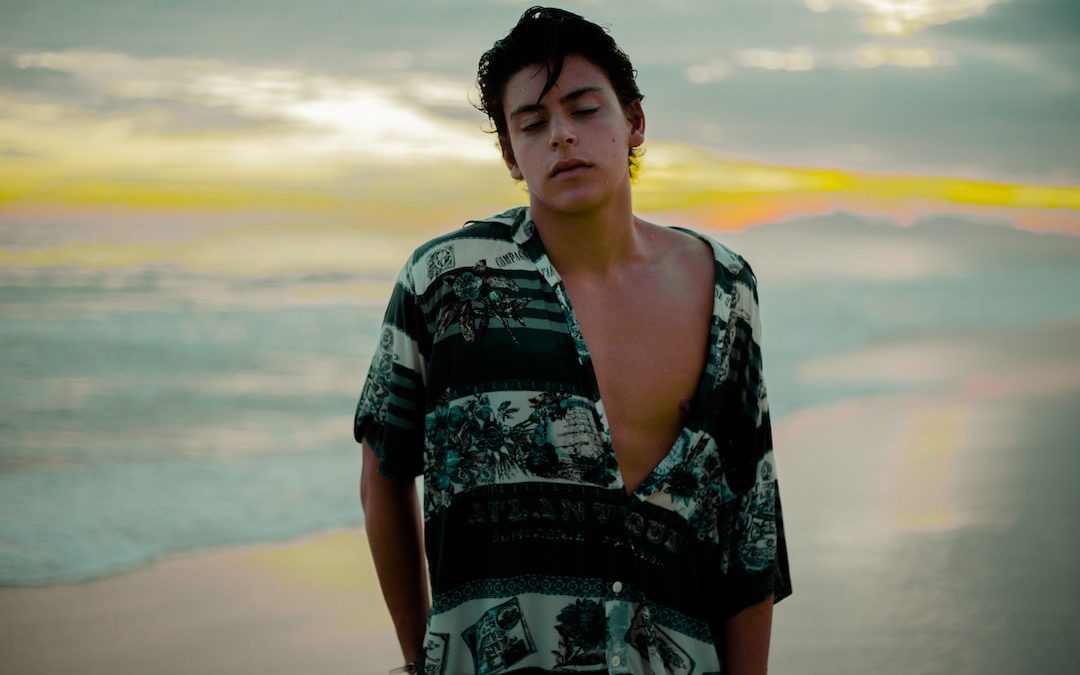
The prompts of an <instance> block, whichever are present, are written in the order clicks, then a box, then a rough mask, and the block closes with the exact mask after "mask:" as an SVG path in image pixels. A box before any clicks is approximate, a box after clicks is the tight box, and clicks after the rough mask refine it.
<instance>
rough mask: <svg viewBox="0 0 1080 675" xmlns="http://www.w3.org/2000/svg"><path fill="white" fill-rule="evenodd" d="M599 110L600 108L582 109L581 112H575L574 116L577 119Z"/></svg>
mask: <svg viewBox="0 0 1080 675" xmlns="http://www.w3.org/2000/svg"><path fill="white" fill-rule="evenodd" d="M599 109H600V108H582V109H581V110H575V111H574V115H576V116H578V117H585V116H588V115H591V114H593V113H594V112H596V111H597V110H599Z"/></svg>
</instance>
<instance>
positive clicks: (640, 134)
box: [626, 101, 645, 148]
mask: <svg viewBox="0 0 1080 675" xmlns="http://www.w3.org/2000/svg"><path fill="white" fill-rule="evenodd" d="M626 121H627V123H628V124H629V125H630V147H631V148H637V147H640V146H641V144H642V143H644V142H645V109H644V108H642V107H641V101H634V102H633V103H631V104H630V105H629V107H627V108H626Z"/></svg>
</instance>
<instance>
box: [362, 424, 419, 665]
mask: <svg viewBox="0 0 1080 675" xmlns="http://www.w3.org/2000/svg"><path fill="white" fill-rule="evenodd" d="M377 465H378V458H376V457H375V453H374V452H372V450H371V448H370V447H369V446H368V444H367V443H366V442H365V443H364V463H363V474H362V476H361V482H360V499H361V503H362V505H363V508H364V520H365V529H366V531H367V537H368V544H369V545H370V546H371V555H372V558H373V559H374V561H375V571H376V573H377V574H378V577H379V586H380V587H381V588H382V593H383V599H384V600H385V601H386V607H387V609H388V610H389V611H390V616H391V618H392V619H393V622H394V630H395V631H396V632H397V638H398V643H399V644H400V645H401V651H402V655H403V656H404V657H405V660H406V661H415V660H417V659H418V658H419V657H420V655H421V648H422V647H421V646H422V644H423V641H424V631H425V629H426V625H427V618H428V610H429V609H430V607H431V603H430V600H429V597H428V587H427V570H426V566H425V563H424V545H423V525H422V520H421V516H420V503H419V499H418V497H417V494H416V485H415V483H413V482H411V481H410V482H407V483H404V482H399V481H394V480H391V479H389V478H386V477H384V476H380V475H379V473H378V470H377V468H376V467H377Z"/></svg>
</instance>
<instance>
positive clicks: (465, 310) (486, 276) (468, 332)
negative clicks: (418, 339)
mask: <svg viewBox="0 0 1080 675" xmlns="http://www.w3.org/2000/svg"><path fill="white" fill-rule="evenodd" d="M442 280H443V282H444V283H446V284H447V285H449V286H450V289H451V290H452V291H453V293H454V297H455V298H456V299H455V300H452V301H450V302H447V303H446V305H445V306H444V307H443V309H442V311H441V312H440V313H439V325H438V333H440V334H441V333H442V332H444V331H445V330H446V329H447V328H449V327H450V326H451V325H453V324H454V323H455V322H456V323H457V325H458V328H459V329H460V330H461V336H462V337H463V338H465V341H466V342H475V341H476V337H477V336H478V335H479V334H480V333H483V332H484V330H485V329H487V326H488V323H489V322H490V321H491V319H492V318H496V319H498V320H499V321H501V322H502V324H503V326H504V327H505V328H506V330H507V332H509V333H510V338H511V339H512V340H513V341H514V342H517V338H516V337H514V332H513V331H512V330H511V329H510V322H511V321H516V322H517V323H519V324H521V325H522V326H524V325H525V322H524V321H523V320H522V319H521V310H522V309H524V308H525V306H526V305H528V304H529V303H530V302H531V301H532V299H531V298H523V297H515V296H514V295H513V294H514V293H515V292H516V291H517V290H518V285H517V284H515V283H514V282H513V280H511V279H509V278H507V277H505V276H502V275H500V274H495V273H493V272H490V271H489V270H488V266H487V260H480V261H479V262H477V263H476V264H475V265H473V267H472V269H471V270H469V271H467V272H461V273H459V274H444V275H443V276H442Z"/></svg>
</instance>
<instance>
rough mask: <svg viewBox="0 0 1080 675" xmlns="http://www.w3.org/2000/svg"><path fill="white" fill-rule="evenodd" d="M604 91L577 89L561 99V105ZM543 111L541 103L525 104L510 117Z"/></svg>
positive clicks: (596, 88) (598, 88) (591, 88)
mask: <svg viewBox="0 0 1080 675" xmlns="http://www.w3.org/2000/svg"><path fill="white" fill-rule="evenodd" d="M602 91H603V89H601V88H600V87H581V88H580V89H575V90H574V91H572V92H570V93H569V94H567V95H565V96H563V97H562V98H560V99H559V103H566V102H568V101H573V100H575V99H579V98H581V97H582V96H584V95H585V94H596V93H599V92H602ZM543 109H544V106H542V105H540V104H539V103H525V104H524V105H519V106H518V107H516V108H514V112H512V113H510V117H511V118H513V117H517V116H518V115H524V114H525V113H531V112H537V111H539V110H543Z"/></svg>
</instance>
